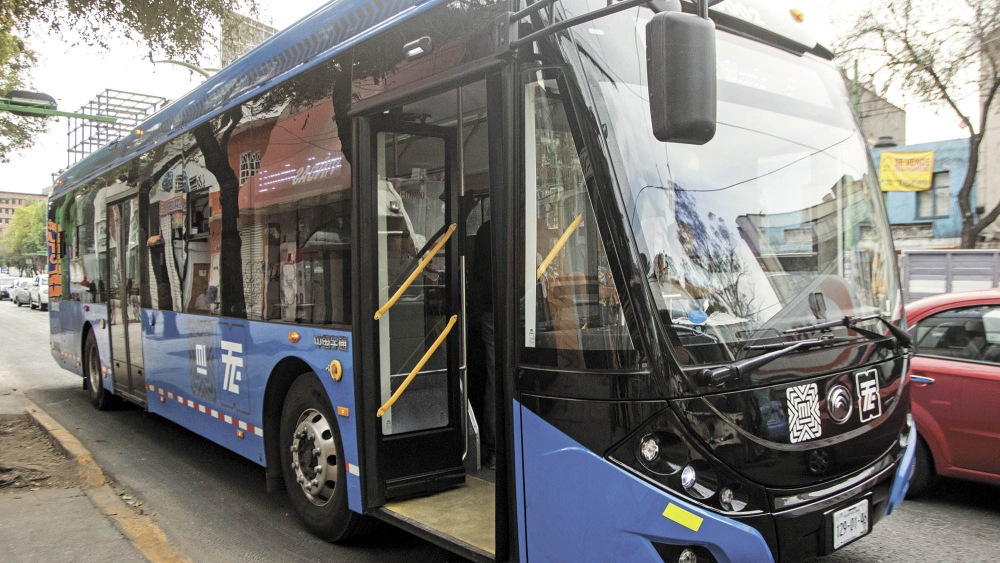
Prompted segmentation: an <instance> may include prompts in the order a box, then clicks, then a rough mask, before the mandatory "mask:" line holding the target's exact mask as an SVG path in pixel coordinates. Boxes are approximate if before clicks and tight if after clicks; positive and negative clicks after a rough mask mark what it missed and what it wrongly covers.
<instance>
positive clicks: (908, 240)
mask: <svg viewBox="0 0 1000 563" xmlns="http://www.w3.org/2000/svg"><path fill="white" fill-rule="evenodd" d="M884 151H890V152H904V153H905V152H924V151H934V176H933V182H932V186H931V188H930V189H928V190H922V191H916V192H886V193H885V194H884V196H885V203H886V209H887V210H888V212H889V223H890V225H891V228H892V238H893V242H894V243H895V245H896V248H897V249H899V250H906V249H910V248H913V249H931V248H958V247H959V246H960V245H961V236H962V217H961V213H960V212H959V209H958V192H959V191H960V190H961V189H962V184H964V183H965V175H966V172H967V170H966V169H967V167H968V163H969V140H968V139H952V140H949V141H936V142H933V143H921V144H916V145H903V146H896V147H886V148H875V149H872V151H871V154H872V160H874V162H875V167H876V169H878V167H879V160H880V159H881V156H882V152H884ZM979 196H980V194H979V192H978V189H977V188H975V187H974V188H973V191H972V202H971V204H972V208H973V209H976V207H977V205H979V204H978V203H977V200H978V197H979Z"/></svg>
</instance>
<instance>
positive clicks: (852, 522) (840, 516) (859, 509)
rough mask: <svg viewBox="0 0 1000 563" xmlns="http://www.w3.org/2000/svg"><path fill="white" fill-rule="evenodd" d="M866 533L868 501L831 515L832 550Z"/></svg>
mask: <svg viewBox="0 0 1000 563" xmlns="http://www.w3.org/2000/svg"><path fill="white" fill-rule="evenodd" d="M867 533H868V499H865V500H863V501H861V502H859V503H857V504H854V505H851V506H848V507H847V508H842V509H840V510H838V511H836V512H834V513H833V549H840V548H841V547H843V546H844V545H846V544H848V543H850V542H852V541H854V540H856V539H858V538H860V537H861V536H863V535H865V534H867Z"/></svg>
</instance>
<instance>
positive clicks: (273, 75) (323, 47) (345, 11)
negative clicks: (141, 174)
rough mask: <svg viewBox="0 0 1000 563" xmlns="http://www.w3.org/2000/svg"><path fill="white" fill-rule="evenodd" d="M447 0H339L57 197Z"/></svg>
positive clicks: (140, 130) (93, 161) (75, 171)
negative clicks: (379, 32) (272, 86)
mask: <svg viewBox="0 0 1000 563" xmlns="http://www.w3.org/2000/svg"><path fill="white" fill-rule="evenodd" d="M446 1H447V0H334V1H333V2H330V3H328V4H326V5H324V6H322V7H320V8H319V9H317V10H316V11H314V12H313V13H311V14H309V15H308V16H306V17H304V18H302V19H301V20H299V21H298V22H296V23H294V24H292V25H291V26H289V27H287V28H285V29H284V30H282V31H280V32H278V33H277V34H275V35H274V36H272V37H271V38H269V39H268V40H266V41H264V42H263V43H261V44H260V45H258V46H257V47H255V48H254V49H252V50H251V51H250V52H248V53H247V54H245V55H243V56H242V57H240V58H239V59H237V60H236V61H234V62H233V63H232V64H230V65H228V66H226V67H225V68H223V69H222V70H220V71H219V72H218V73H216V74H215V75H214V76H212V77H211V78H209V79H208V80H206V81H205V82H203V83H202V84H200V85H198V86H197V87H196V88H194V89H193V90H191V91H190V92H188V93H187V94H185V95H184V96H182V97H181V98H179V99H178V100H176V101H174V102H172V103H171V104H169V105H168V106H167V107H165V108H164V109H163V110H161V111H160V112H158V113H156V114H154V115H153V116H151V117H150V118H149V119H147V120H146V121H144V122H142V123H141V124H140V125H139V126H138V127H137V128H136V131H133V132H132V133H131V134H129V135H128V136H126V137H124V138H122V139H119V140H118V141H113V142H111V143H109V144H108V145H106V146H104V147H102V148H100V149H98V150H97V151H95V152H94V153H92V154H91V155H89V156H88V157H87V158H85V159H83V160H82V161H80V162H78V163H77V164H75V165H73V166H72V167H71V168H70V169H69V170H67V171H66V172H65V173H63V174H62V175H61V176H59V178H58V179H57V180H56V186H55V187H54V188H53V190H52V195H53V196H57V195H60V194H63V193H66V192H68V191H69V190H72V189H73V187H75V186H78V185H80V184H81V183H83V182H86V181H89V180H90V179H91V178H93V177H95V176H96V175H98V174H101V173H104V172H106V171H107V170H110V169H112V168H114V167H116V166H119V165H121V164H123V163H124V162H126V161H128V160H129V159H130V158H132V157H133V156H135V155H136V154H139V153H142V152H144V151H146V150H148V149H150V148H152V147H154V146H156V145H159V144H162V143H164V142H166V141H168V140H170V139H172V138H174V137H176V136H178V135H180V134H181V133H184V132H185V131H189V130H190V129H192V128H193V127H195V126H196V125H198V124H200V123H203V122H204V121H206V120H208V119H210V118H211V117H212V116H214V115H217V114H219V113H220V112H222V111H224V110H226V109H228V108H230V107H233V106H235V105H237V104H239V103H243V102H244V101H246V100H247V99H250V98H252V97H254V96H255V95H257V94H260V93H262V92H263V91H264V90H266V89H267V88H269V87H270V86H271V85H273V84H275V83H278V82H281V81H284V80H286V79H288V78H290V77H292V76H295V75H296V74H299V73H300V72H303V71H304V70H306V69H307V68H309V67H312V66H314V65H316V64H317V63H320V62H322V61H324V60H327V59H329V58H330V57H332V56H333V55H335V54H337V53H339V52H342V51H344V50H346V49H348V48H349V47H351V46H353V45H355V44H357V43H358V42H360V41H362V40H364V39H366V38H368V37H370V36H372V35H374V34H375V33H377V32H378V31H380V30H381V29H382V28H384V27H388V26H391V25H393V24H395V23H396V22H399V21H402V20H404V19H407V18H410V17H412V16H413V15H415V14H418V13H420V12H423V11H425V10H427V9H429V8H431V7H433V6H435V5H438V4H441V3H444V2H446Z"/></svg>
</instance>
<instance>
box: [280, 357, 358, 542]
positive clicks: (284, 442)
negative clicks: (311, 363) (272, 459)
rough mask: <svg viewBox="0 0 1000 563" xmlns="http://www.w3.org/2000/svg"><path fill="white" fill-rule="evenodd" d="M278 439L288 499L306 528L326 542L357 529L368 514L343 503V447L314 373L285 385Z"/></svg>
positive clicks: (338, 538) (339, 539)
mask: <svg viewBox="0 0 1000 563" xmlns="http://www.w3.org/2000/svg"><path fill="white" fill-rule="evenodd" d="M278 443H279V451H280V452H281V474H282V477H283V478H284V481H285V490H287V491H288V500H289V501H291V503H292V506H294V507H295V511H296V512H297V513H298V514H299V517H300V518H302V522H303V523H304V524H305V526H306V528H307V529H308V530H309V531H310V532H312V533H313V534H315V535H317V536H319V537H321V538H323V539H325V540H327V541H331V542H337V541H343V540H346V539H348V538H351V537H353V536H356V535H358V534H360V533H362V532H363V531H364V529H366V528H367V525H366V522H365V520H367V518H365V517H363V516H362V515H360V514H358V513H356V512H352V511H351V509H350V508H348V506H347V488H346V487H345V486H344V485H345V482H346V479H345V474H346V472H345V466H344V463H343V459H344V446H343V442H342V441H341V439H340V429H339V428H338V426H337V420H336V418H334V414H333V407H332V406H331V405H330V400H329V399H328V398H327V395H326V390H325V389H324V388H323V385H322V384H321V383H320V382H319V379H318V378H317V377H316V374H314V373H312V372H308V373H305V374H303V375H301V376H299V377H298V379H296V380H295V382H294V383H292V386H291V388H289V390H288V394H287V395H286V396H285V403H284V406H283V407H282V409H281V424H280V429H279V438H278ZM293 449H294V450H295V451H294V453H293ZM317 452H318V453H317ZM310 466H311V467H310ZM316 468H319V471H316Z"/></svg>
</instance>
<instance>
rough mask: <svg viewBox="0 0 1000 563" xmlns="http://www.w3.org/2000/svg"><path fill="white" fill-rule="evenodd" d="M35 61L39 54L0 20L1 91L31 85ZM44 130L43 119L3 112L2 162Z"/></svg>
mask: <svg viewBox="0 0 1000 563" xmlns="http://www.w3.org/2000/svg"><path fill="white" fill-rule="evenodd" d="M34 64H35V54H34V53H32V52H31V51H30V50H28V49H27V48H25V46H24V42H23V41H21V39H20V38H18V37H17V36H15V35H12V34H11V33H10V31H9V26H4V25H3V21H2V20H0V95H2V94H4V93H6V92H9V91H11V90H24V89H27V88H29V70H30V69H31V67H32V66H33V65H34ZM44 130H45V122H44V121H42V120H39V119H33V118H30V117H19V116H16V115H13V114H10V113H7V112H0V162H6V161H7V155H9V154H11V153H13V152H17V151H20V150H22V149H26V148H28V147H29V146H31V141H32V139H34V137H35V135H37V134H38V133H40V132H42V131H44Z"/></svg>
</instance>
